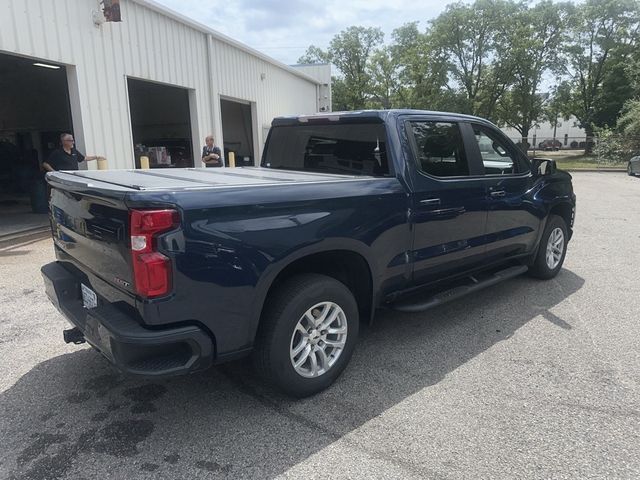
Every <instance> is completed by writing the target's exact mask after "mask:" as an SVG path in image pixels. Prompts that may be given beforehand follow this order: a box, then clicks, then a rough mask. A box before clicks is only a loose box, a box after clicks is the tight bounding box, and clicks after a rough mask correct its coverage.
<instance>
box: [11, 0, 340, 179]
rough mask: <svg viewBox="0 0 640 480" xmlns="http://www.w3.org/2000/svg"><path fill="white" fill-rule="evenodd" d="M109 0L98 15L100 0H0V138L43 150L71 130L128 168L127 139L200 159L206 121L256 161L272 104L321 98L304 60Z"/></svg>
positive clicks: (311, 103)
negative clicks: (280, 58) (111, 13)
mask: <svg viewBox="0 0 640 480" xmlns="http://www.w3.org/2000/svg"><path fill="white" fill-rule="evenodd" d="M120 11H121V19H122V21H121V22H107V21H105V18H104V15H103V13H102V7H101V2H100V1H99V0H55V2H54V1H52V0H0V141H5V143H7V142H14V143H15V144H17V148H18V149H22V150H23V151H30V152H32V154H33V156H34V157H35V155H36V152H37V154H38V157H39V161H40V162H42V160H44V159H46V155H47V154H48V151H49V150H50V149H51V148H53V147H54V146H55V140H56V139H57V135H59V133H60V132H63V131H67V130H72V131H73V134H74V135H75V138H76V147H77V148H78V149H79V150H80V151H81V152H85V153H87V154H98V155H103V156H105V157H106V158H107V159H108V164H109V168H133V167H134V166H135V157H136V155H135V152H134V150H135V149H134V145H138V144H142V145H145V146H146V147H153V146H166V147H167V150H168V151H170V152H171V151H173V152H174V158H173V159H172V163H174V165H176V166H197V167H199V166H202V164H201V162H200V150H201V148H202V145H203V142H204V137H205V136H206V135H207V134H209V133H212V134H213V135H214V137H215V139H216V144H218V145H220V146H222V145H223V146H224V149H225V153H227V152H228V151H234V152H235V153H236V155H237V158H238V163H240V164H243V162H244V164H258V163H259V158H260V155H261V150H262V145H263V143H264V140H265V136H266V133H267V131H268V126H269V124H270V122H271V120H272V118H273V117H274V116H278V115H283V114H300V113H314V112H316V111H318V110H319V108H320V107H319V103H318V102H319V99H320V98H321V97H323V96H324V95H325V93H324V92H322V93H321V92H320V89H321V88H322V82H321V81H319V80H318V79H317V78H315V77H313V76H310V75H307V74H305V73H304V72H303V71H300V70H297V69H294V68H292V67H290V66H287V65H284V64H282V63H280V62H277V61H275V60H273V59H271V58H269V57H267V56H266V55H264V54H262V53H260V52H258V51H256V50H253V49H251V48H249V47H247V46H245V45H243V44H241V43H239V42H237V41H235V40H233V39H231V38H229V37H226V36H224V35H222V34H220V33H218V32H216V31H215V30H212V29H210V28H208V27H206V26H204V25H201V24H199V23H197V22H195V21H193V20H190V19H188V18H186V17H184V16H182V15H180V14H177V13H175V12H173V11H170V10H168V9H167V8H165V7H163V6H160V5H158V4H157V3H155V2H153V1H150V0H120ZM327 68H328V67H327ZM89 168H96V166H95V162H89Z"/></svg>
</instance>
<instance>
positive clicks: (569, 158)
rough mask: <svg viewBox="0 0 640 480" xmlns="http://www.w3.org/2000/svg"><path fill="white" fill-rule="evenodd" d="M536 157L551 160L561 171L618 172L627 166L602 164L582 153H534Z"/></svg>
mask: <svg viewBox="0 0 640 480" xmlns="http://www.w3.org/2000/svg"><path fill="white" fill-rule="evenodd" d="M536 156H537V157H541V158H552V159H554V160H555V161H556V163H557V165H558V168H560V169H562V170H580V169H581V168H587V169H594V168H597V169H600V170H611V169H614V170H619V169H621V168H622V169H624V168H626V166H627V164H626V163H624V162H622V163H604V162H599V161H598V157H596V156H595V155H585V154H584V153H573V152H563V151H562V150H561V151H559V152H540V153H537V152H536Z"/></svg>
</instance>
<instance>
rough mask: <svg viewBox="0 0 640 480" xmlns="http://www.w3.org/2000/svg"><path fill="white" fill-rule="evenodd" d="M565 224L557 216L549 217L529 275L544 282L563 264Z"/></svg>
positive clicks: (565, 251) (565, 249)
mask: <svg viewBox="0 0 640 480" xmlns="http://www.w3.org/2000/svg"><path fill="white" fill-rule="evenodd" d="M568 240H569V237H568V235H567V224H566V223H565V221H564V219H563V218H562V217H560V216H558V215H551V216H550V217H549V221H548V222H547V226H546V227H545V229H544V232H543V234H542V238H541V239H540V246H539V247H538V253H537V254H536V258H535V260H534V262H533V265H532V266H531V268H529V274H530V275H532V276H534V277H536V278H541V279H544V280H547V279H550V278H553V277H555V276H556V275H557V274H558V272H559V271H560V269H561V268H562V264H563V263H564V257H565V255H566V253H567V242H568Z"/></svg>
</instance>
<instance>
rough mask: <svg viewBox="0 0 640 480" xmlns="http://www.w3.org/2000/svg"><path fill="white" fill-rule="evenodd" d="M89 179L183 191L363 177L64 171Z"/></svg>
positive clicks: (263, 171)
mask: <svg viewBox="0 0 640 480" xmlns="http://www.w3.org/2000/svg"><path fill="white" fill-rule="evenodd" d="M65 173H66V174H70V175H73V176H75V177H79V178H82V179H86V180H88V181H92V180H93V181H96V182H103V183H107V184H111V185H117V186H120V187H123V188H125V189H131V190H137V191H142V190H144V191H148V190H152V191H153V190H166V189H171V190H180V189H192V188H212V187H214V188H215V187H240V186H251V185H285V184H288V183H293V184H295V183H297V184H299V183H318V182H335V181H341V180H350V179H358V180H362V179H363V178H367V177H362V176H351V175H334V174H323V173H314V172H298V171H291V170H276V169H268V168H256V167H243V168H233V169H232V168H167V169H152V170H77V171H73V172H65Z"/></svg>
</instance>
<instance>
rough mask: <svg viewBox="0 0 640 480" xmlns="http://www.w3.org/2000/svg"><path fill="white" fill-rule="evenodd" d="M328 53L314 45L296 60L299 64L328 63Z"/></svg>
mask: <svg viewBox="0 0 640 480" xmlns="http://www.w3.org/2000/svg"><path fill="white" fill-rule="evenodd" d="M330 61H331V60H330V58H329V54H328V52H326V51H324V50H322V49H321V48H319V47H316V46H315V45H309V48H307V51H306V52H305V53H304V55H302V56H301V57H300V58H299V59H298V63H301V64H313V63H330Z"/></svg>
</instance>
